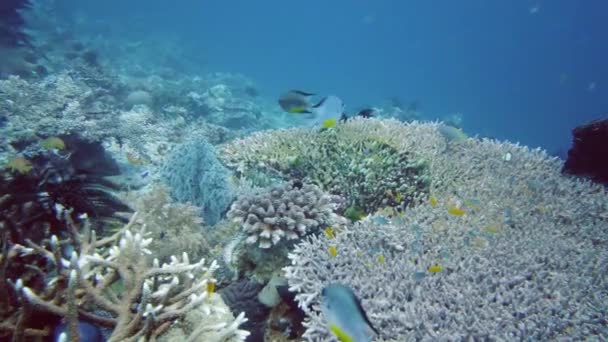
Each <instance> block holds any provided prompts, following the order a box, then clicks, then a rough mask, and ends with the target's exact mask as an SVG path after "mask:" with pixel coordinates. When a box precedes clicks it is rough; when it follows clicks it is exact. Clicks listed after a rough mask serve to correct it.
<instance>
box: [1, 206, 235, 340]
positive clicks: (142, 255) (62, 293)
mask: <svg viewBox="0 0 608 342" xmlns="http://www.w3.org/2000/svg"><path fill="white" fill-rule="evenodd" d="M61 214H64V215H66V217H67V218H69V213H67V212H66V213H61ZM136 219H137V215H134V216H133V217H132V218H131V220H130V222H129V223H128V224H127V225H126V226H125V227H124V228H123V229H121V230H120V231H119V232H117V233H116V234H114V235H112V236H110V237H107V238H101V239H97V237H96V235H95V233H94V231H91V230H90V229H86V228H85V229H83V230H82V231H83V233H79V232H78V231H77V228H76V227H75V226H74V224H73V223H72V224H70V228H71V237H70V239H69V240H59V239H58V238H57V237H56V236H53V237H51V239H49V240H46V241H44V242H43V243H42V244H36V243H33V242H31V241H28V246H21V245H14V246H13V247H12V249H13V250H14V251H15V253H20V254H23V253H30V254H38V255H41V256H44V257H46V258H47V259H48V260H49V265H50V266H52V268H51V270H48V271H46V272H45V271H43V270H39V272H40V273H42V274H43V276H44V277H45V278H46V279H45V283H46V284H48V286H46V287H45V288H44V289H41V290H39V291H36V290H35V289H32V288H29V287H27V286H25V285H24V283H23V281H22V280H17V281H16V283H15V284H14V285H13V287H14V289H15V291H16V292H17V293H18V296H19V298H20V301H21V305H22V309H21V310H20V317H18V319H16V320H15V322H16V324H15V326H14V329H15V331H14V335H17V336H21V335H23V334H24V332H25V330H24V329H25V328H26V327H25V326H24V325H23V324H21V323H19V322H24V321H26V320H27V318H28V317H26V316H28V314H31V312H32V311H46V312H50V313H52V314H54V315H58V316H61V317H63V318H64V319H65V320H66V321H67V322H68V327H69V328H68V333H69V334H70V335H71V336H72V338H75V334H76V333H75V331H76V328H75V327H76V326H77V320H78V319H82V320H86V321H89V322H92V323H94V324H97V325H100V326H107V327H111V328H113V332H112V335H111V336H110V337H109V341H136V340H138V339H139V338H146V339H152V340H153V339H155V338H156V337H157V336H159V335H160V334H162V333H163V332H165V331H166V330H167V329H168V328H169V327H170V326H171V324H172V323H173V322H174V321H176V320H178V319H180V318H183V317H184V316H185V315H186V314H188V313H189V312H190V311H193V310H201V311H202V312H204V313H206V314H207V315H209V314H210V313H211V312H212V311H213V310H215V308H214V307H213V306H211V305H209V303H210V297H211V293H210V292H209V291H210V290H209V289H210V288H211V287H210V284H213V283H214V282H215V280H214V278H213V271H215V270H216V269H217V264H216V263H215V262H212V263H211V264H210V265H205V261H204V259H201V260H200V261H198V262H195V263H191V262H190V261H189V257H188V255H187V253H183V256H182V257H181V260H180V259H178V258H176V257H175V256H173V257H172V258H171V261H170V262H169V263H164V264H162V265H160V263H159V262H158V260H157V259H155V260H154V261H149V257H148V255H149V254H151V251H150V250H149V247H150V243H151V242H152V239H148V238H145V235H146V233H145V230H144V229H142V230H140V231H133V229H134V228H135V222H136ZM66 245H70V246H73V248H74V252H73V253H72V254H71V256H70V257H69V260H66V259H65V258H64V257H63V256H62V247H64V246H66ZM14 318H15V317H14ZM243 320H244V319H243V317H239V319H238V320H237V321H238V322H239V323H238V324H240V322H243ZM238 324H236V325H231V324H229V322H224V323H223V324H219V325H214V326H208V325H205V323H204V322H203V326H205V327H204V328H203V327H201V329H199V331H198V332H197V333H199V332H201V331H204V330H215V331H216V332H218V333H219V332H221V334H222V336H224V337H226V338H227V337H229V336H237V337H239V339H243V338H245V337H246V336H247V333H246V332H243V331H240V330H238ZM227 327H228V328H230V331H224V328H227ZM193 340H196V338H195V339H193Z"/></svg>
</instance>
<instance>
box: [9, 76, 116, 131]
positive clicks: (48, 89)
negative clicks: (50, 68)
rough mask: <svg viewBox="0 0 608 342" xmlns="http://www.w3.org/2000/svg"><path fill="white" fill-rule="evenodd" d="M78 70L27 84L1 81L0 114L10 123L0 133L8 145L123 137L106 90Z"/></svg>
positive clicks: (12, 79) (15, 81)
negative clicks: (65, 138)
mask: <svg viewBox="0 0 608 342" xmlns="http://www.w3.org/2000/svg"><path fill="white" fill-rule="evenodd" d="M86 80H87V77H86V76H85V75H82V74H80V73H78V72H75V71H72V72H70V71H65V72H62V73H59V74H55V75H53V76H48V77H46V78H44V79H43V80H41V81H34V80H32V81H27V80H24V79H21V78H19V77H16V76H11V77H9V78H8V79H6V80H0V112H1V113H3V114H4V115H5V116H6V119H7V123H6V125H5V126H4V127H2V128H1V130H0V133H1V134H2V136H5V137H6V138H7V139H8V141H7V142H8V143H12V142H19V141H32V140H36V139H37V138H38V137H48V136H57V135H68V134H71V133H78V134H80V135H81V136H82V137H83V138H85V139H87V140H91V141H100V140H101V139H102V138H104V137H108V136H114V137H117V138H120V137H123V135H122V134H121V131H120V127H119V126H117V125H116V114H115V112H114V109H113V107H112V103H113V101H112V100H111V99H110V98H109V97H108V96H107V89H106V88H105V87H101V86H99V85H94V84H93V82H88V84H87V81H86Z"/></svg>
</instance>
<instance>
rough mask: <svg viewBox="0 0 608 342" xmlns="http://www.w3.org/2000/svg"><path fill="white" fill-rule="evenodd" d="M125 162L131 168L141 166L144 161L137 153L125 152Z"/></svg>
mask: <svg viewBox="0 0 608 342" xmlns="http://www.w3.org/2000/svg"><path fill="white" fill-rule="evenodd" d="M127 161H128V162H129V164H131V165H133V166H142V165H144V164H145V163H146V161H145V160H144V159H143V158H142V157H141V156H139V155H138V154H137V153H133V152H127Z"/></svg>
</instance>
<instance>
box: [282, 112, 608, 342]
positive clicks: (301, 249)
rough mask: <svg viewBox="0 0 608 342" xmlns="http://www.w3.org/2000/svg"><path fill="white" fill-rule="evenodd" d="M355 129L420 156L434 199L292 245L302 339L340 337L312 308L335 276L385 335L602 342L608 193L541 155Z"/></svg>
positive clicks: (389, 127) (385, 126)
mask: <svg viewBox="0 0 608 342" xmlns="http://www.w3.org/2000/svg"><path fill="white" fill-rule="evenodd" d="M353 125H357V126H358V129H361V130H369V132H368V133H369V134H381V135H383V136H386V138H387V139H388V140H389V141H391V140H392V141H391V142H390V143H391V144H396V146H402V147H407V148H408V149H409V151H410V152H411V153H412V154H413V155H415V156H417V157H420V158H422V159H424V160H426V161H427V162H428V164H429V172H430V175H429V177H430V179H431V186H430V189H431V194H430V196H429V198H428V199H427V200H425V201H423V202H421V203H418V204H417V205H414V206H411V207H408V209H407V210H406V212H405V213H404V214H396V213H394V212H389V213H384V212H383V213H382V214H378V215H375V216H372V217H368V218H366V219H364V220H363V221H361V222H359V223H357V224H355V225H354V226H352V227H350V228H349V229H346V230H344V231H342V232H338V233H336V234H333V235H332V236H327V237H326V236H312V237H310V238H309V239H307V240H305V241H303V242H302V243H300V244H299V245H298V246H296V248H295V250H294V251H293V253H291V254H290V259H291V266H288V267H286V268H285V269H284V270H285V273H286V277H287V278H288V282H289V285H290V289H291V290H292V291H295V292H297V293H298V294H297V300H298V301H299V304H300V307H301V308H302V309H303V310H304V311H306V313H307V314H308V316H309V317H308V319H307V321H306V322H305V325H306V327H307V331H306V333H305V334H304V337H305V338H306V339H308V340H310V341H330V340H333V337H332V336H331V334H330V332H329V331H328V330H327V328H326V325H325V319H324V317H323V315H322V314H321V313H320V310H318V309H319V301H320V292H321V289H322V288H323V287H324V286H325V285H327V284H329V283H334V282H339V283H344V284H346V285H349V286H350V287H352V288H353V290H354V291H355V293H356V294H357V295H358V296H359V297H360V298H361V301H362V306H363V308H364V309H365V310H366V312H367V314H368V316H369V318H370V320H371V322H372V324H374V326H375V327H376V329H377V330H378V331H379V332H380V336H376V338H378V339H380V340H397V341H406V340H467V339H491V340H494V339H496V340H518V339H533V340H559V339H561V338H563V339H572V340H588V339H591V340H595V339H598V340H603V339H606V338H608V330H607V329H606V326H607V323H608V322H607V321H606V317H607V315H608V309H607V307H606V305H604V303H605V302H606V301H607V300H608V292H607V290H606V289H607V287H606V285H607V282H606V274H608V252H607V251H608V238H607V237H606V236H607V235H606V227H607V226H608V221H607V220H608V215H606V213H608V195H607V194H606V191H605V189H603V188H602V187H601V186H600V185H597V184H593V183H591V182H588V181H581V180H578V179H574V178H568V177H564V176H562V175H561V174H560V168H561V162H560V161H559V160H557V159H555V158H551V157H548V156H547V155H546V154H545V153H544V152H543V151H540V150H538V149H536V150H531V149H529V148H526V147H521V146H518V145H514V144H509V143H501V142H496V141H492V140H474V139H468V140H465V141H461V142H458V143H455V144H454V143H450V142H447V144H448V146H447V147H448V148H446V142H445V139H444V138H443V137H442V136H441V134H440V133H439V132H438V125H437V124H419V123H413V124H400V123H396V122H392V121H380V122H375V123H369V124H367V126H363V125H362V124H361V123H360V122H355V123H353ZM392 137H400V138H401V140H400V141H397V140H396V139H393V138H392ZM332 247H333V249H332ZM332 250H333V253H332V252H331V251H332Z"/></svg>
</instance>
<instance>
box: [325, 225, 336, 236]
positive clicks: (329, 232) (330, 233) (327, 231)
mask: <svg viewBox="0 0 608 342" xmlns="http://www.w3.org/2000/svg"><path fill="white" fill-rule="evenodd" d="M325 235H327V237H328V238H329V239H333V238H335V237H336V235H335V234H334V230H333V229H332V228H331V227H326V228H325Z"/></svg>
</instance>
